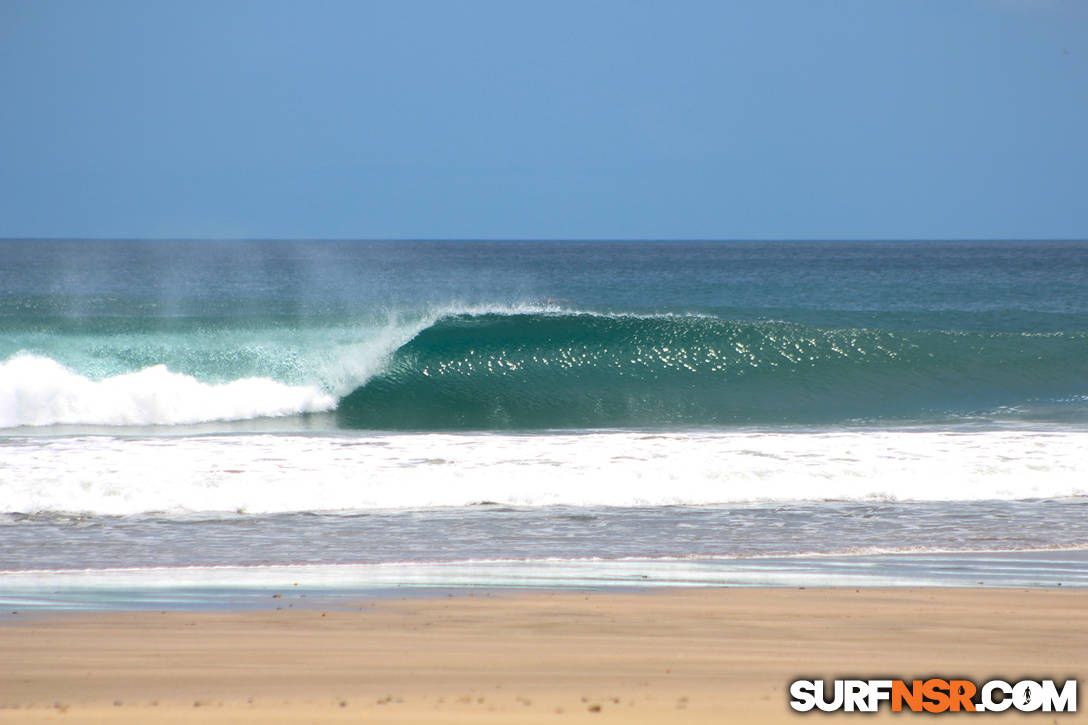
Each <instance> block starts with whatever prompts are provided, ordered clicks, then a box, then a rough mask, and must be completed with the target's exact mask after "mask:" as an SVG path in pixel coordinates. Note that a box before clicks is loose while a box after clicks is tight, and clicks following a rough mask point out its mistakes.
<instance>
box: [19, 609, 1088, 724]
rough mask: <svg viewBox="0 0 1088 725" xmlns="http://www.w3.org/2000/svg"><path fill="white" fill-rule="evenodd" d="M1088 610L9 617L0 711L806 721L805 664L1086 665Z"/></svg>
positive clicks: (24, 714) (910, 667) (953, 668)
mask: <svg viewBox="0 0 1088 725" xmlns="http://www.w3.org/2000/svg"><path fill="white" fill-rule="evenodd" d="M289 600H290V595H289V594H287V595H285V596H284V598H281V599H279V600H277V601H276V604H280V603H286V602H288V601H289ZM1086 611H1088V591H1084V590H1065V591H1062V590H1007V589H953V588H888V589H875V588H862V589H860V590H855V589H852V588H851V589H842V588H840V589H755V588H752V589H728V588H725V589H722V588H719V589H709V588H707V589H689V590H679V589H673V590H668V591H662V592H649V593H641V592H637V593H599V592H577V591H554V592H539V591H537V592H532V593H519V592H509V591H507V592H492V593H488V592H484V591H479V592H476V593H469V592H467V591H462V592H461V593H459V594H455V595H442V596H438V597H430V598H413V599H404V600H389V599H378V600H361V601H359V602H358V608H353V609H339V610H321V609H297V608H289V607H287V606H284V608H282V609H278V610H277V609H272V608H271V607H270V608H269V609H268V610H264V611H250V612H190V611H169V612H138V613H131V612H129V613H126V612H112V613H74V614H56V613H53V614H44V615H43V614H38V615H34V616H32V617H28V616H26V615H15V616H10V615H9V616H7V617H6V618H5V620H4V622H3V624H2V625H0V651H2V652H3V653H4V656H3V658H2V659H0V707H2V709H0V721H3V722H20V723H21V722H26V723H38V722H64V723H90V722H109V723H176V722H222V723H226V722H252V723H264V722H273V723H275V722H316V723H324V722H358V721H366V722H395V723H409V722H496V723H498V722H504V723H530V722H549V723H552V722H567V721H586V722H604V721H623V722H647V723H661V722H692V723H703V722H707V723H710V722H714V723H720V722H780V721H786V720H791V721H792V720H795V719H799V718H803V717H804V716H802V715H798V714H796V713H793V712H792V711H791V710H790V709H789V708H788V705H787V694H786V690H787V688H788V683H789V682H790V681H791V680H793V679H795V678H797V677H799V676H806V677H825V678H836V677H848V676H860V677H879V676H891V677H900V676H902V677H919V676H930V675H937V676H941V675H943V676H957V677H959V676H962V677H967V678H969V679H973V680H975V681H980V680H984V679H988V678H991V677H1003V678H1005V679H1010V680H1011V679H1013V678H1020V677H1025V678H1029V677H1030V678H1041V677H1055V678H1065V677H1075V676H1076V675H1077V674H1078V673H1083V672H1084V671H1085V670H1086V668H1088V617H1086V615H1085V612H1086ZM809 717H815V718H817V719H823V718H825V717H828V716H826V715H825V716H820V715H810V716H809ZM838 717H839V718H850V717H855V718H857V717H860V719H861V720H864V719H866V717H867V716H853V715H839V716H838ZM882 717H893V716H892V715H890V714H889V713H886V712H885V713H883V714H882ZM899 717H906V718H909V717H912V715H909V714H905V715H901V716H899ZM1018 717H1020V718H1024V719H1026V720H1028V721H1031V722H1047V723H1049V722H1055V721H1056V722H1067V721H1068V722H1073V721H1076V720H1077V719H1078V718H1082V717H1083V716H1082V715H1077V716H1069V715H1064V716H1063V715H1055V714H1052V713H1048V714H1045V715H1044V714H1035V715H1032V716H1027V715H1025V716H1018V715H1013V714H1008V713H1006V714H1003V715H1001V719H1002V720H1003V721H1017V719H1018Z"/></svg>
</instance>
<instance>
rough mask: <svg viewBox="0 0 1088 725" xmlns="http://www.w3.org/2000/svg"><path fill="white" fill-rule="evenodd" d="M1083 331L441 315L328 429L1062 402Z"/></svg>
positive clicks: (819, 414) (724, 420) (906, 413)
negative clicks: (906, 329) (895, 328)
mask: <svg viewBox="0 0 1088 725" xmlns="http://www.w3.org/2000/svg"><path fill="white" fill-rule="evenodd" d="M1086 390H1088V334H1085V333H1080V332H1055V333H1033V334H1029V333H995V332H970V331H957V332H942V331H929V332H927V331H910V332H898V331H889V330H872V329H825V328H818V327H810V326H804V325H800V324H794V323H787V322H735V321H728V320H723V319H720V318H715V317H700V316H690V317H685V316H633V315H632V316H623V315H590V314H577V313H571V314H559V313H535V314H481V315H450V316H446V317H443V318H441V319H439V320H438V321H437V322H436V323H435V324H433V325H431V326H429V327H427V328H426V329H424V330H422V331H421V332H420V333H419V334H417V335H416V336H415V337H414V338H413V339H411V340H410V341H409V342H407V343H406V344H404V345H403V346H401V347H400V348H398V349H397V350H396V352H395V353H394V354H393V355H392V359H391V360H390V362H389V363H388V364H387V365H386V366H385V367H384V368H383V370H382V371H381V372H380V373H378V374H377V375H375V376H374V377H372V378H371V379H370V380H369V381H367V382H366V384H364V385H362V386H361V387H359V388H357V389H355V390H354V391H353V392H351V393H350V394H349V395H347V396H345V397H344V398H343V399H342V400H341V401H340V404H339V407H338V410H337V418H338V421H339V423H340V425H342V426H344V427H350V428H375V429H390V428H392V429H424V430H425V429H481V430H486V429H518V428H524V429H538V428H611V427H627V426H665V425H690V426H700V425H716V424H727V425H746V424H800V425H803V424H820V423H841V422H865V421H876V420H888V419H893V420H894V419H903V420H916V421H918V420H927V419H929V420H933V419H941V418H948V417H952V418H962V417H966V416H972V415H978V414H985V413H992V412H994V411H997V410H1001V409H1015V408H1016V407H1017V406H1027V407H1032V406H1036V407H1038V406H1041V405H1059V406H1060V405H1062V404H1063V402H1062V401H1064V404H1066V406H1067V407H1069V409H1070V410H1073V411H1074V413H1073V414H1074V415H1077V416H1079V415H1082V414H1083V412H1084V409H1085V406H1084V405H1083V404H1082V403H1083V402H1084V401H1083V393H1084V391H1086Z"/></svg>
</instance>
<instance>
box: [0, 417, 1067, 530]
mask: <svg viewBox="0 0 1088 725" xmlns="http://www.w3.org/2000/svg"><path fill="white" fill-rule="evenodd" d="M0 450H2V456H0V505H2V507H3V510H5V511H9V512H48V511H58V512H60V511H64V512H89V513H95V514H136V513H141V512H152V511H155V512H168V513H169V512H174V513H177V514H185V513H186V512H193V511H242V512H247V513H273V512H285V511H337V510H367V509H405V508H424V507H443V506H464V505H469V504H473V503H479V502H484V501H490V502H496V503H500V504H507V505H515V506H548V505H559V504H562V505H573V506H664V505H705V504H715V503H731V502H761V501H771V502H776V501H805V500H845V501H859V500H871V501H888V500H916V501H971V500H1022V499H1032V498H1059V497H1069V496H1085V495H1088V433H1085V432H1081V431H1063V432H1038V431H973V432H964V431H958V432H949V431H944V432H942V431H903V430H868V431H838V432H823V433H784V432H764V433H758V432H718V433H676V434H652V433H642V432H616V433H583V434H554V435H507V434H433V433H432V434H413V433H403V434H385V435H363V434H360V435H348V434H344V435H267V436H259V435H228V436H224V435H218V436H184V437H165V436H163V437H147V438H115V437H105V436H91V437H57V438H7V439H0Z"/></svg>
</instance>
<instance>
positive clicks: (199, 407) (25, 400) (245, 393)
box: [0, 353, 336, 428]
mask: <svg viewBox="0 0 1088 725" xmlns="http://www.w3.org/2000/svg"><path fill="white" fill-rule="evenodd" d="M335 405H336V398H335V397H333V396H331V395H329V394H328V393H326V392H324V391H322V390H320V389H319V388H317V387H316V386H291V385H286V384H284V383H280V382H277V381H275V380H269V379H267V378H245V379H241V380H233V381H230V382H227V383H222V384H218V385H216V384H209V383H204V382H201V381H199V380H197V379H196V378H194V377H191V376H189V375H183V374H181V373H176V372H171V371H170V370H168V369H167V368H166V366H165V365H155V366H152V367H148V368H145V369H143V370H140V371H137V372H132V373H126V374H123V375H115V376H112V377H108V378H105V379H103V380H92V379H90V378H86V377H84V376H82V375H79V374H78V373H75V372H73V371H71V370H69V369H67V368H65V367H64V366H63V365H61V364H60V363H58V362H56V361H55V360H52V359H50V358H47V357H41V356H38V355H30V354H25V353H24V354H20V355H16V356H14V357H12V358H10V359H9V360H7V361H6V362H3V363H0V428H13V427H17V426H47V425H56V424H58V423H74V424H90V425H175V424H184V423H201V422H206V421H216V420H247V419H251V418H261V417H269V416H284V415H294V414H298V413H313V412H319V411H325V410H330V409H332V408H333V407H335Z"/></svg>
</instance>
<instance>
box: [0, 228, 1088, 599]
mask: <svg viewBox="0 0 1088 725" xmlns="http://www.w3.org/2000/svg"><path fill="white" fill-rule="evenodd" d="M1085 550H1088V243H1085V242H989V243H981V242H780V243H763V242H758V243H757V242H569V241H563V242H519V241H510V242H462V241H448V242H323V241H283V242H278V241H267V242H265V241H261V242H257V241H252V242H205V241H193V242H181V241H175V242H166V241H75V240H73V241H32V240H28V241H0V604H2V605H3V606H6V605H7V604H12V605H13V606H14V605H18V606H20V607H24V608H25V607H31V606H82V605H87V606H89V604H88V602H93V603H94V605H95V606H102V602H104V601H120V600H122V599H125V598H126V597H127V599H126V601H136V600H141V597H142V598H143V599H147V597H148V596H150V595H147V592H148V591H157V592H159V593H160V595H161V596H159V597H158V599H155V597H151V598H152V599H155V601H156V602H158V603H161V602H162V601H163V600H164V599H169V596H168V595H167V594H163V592H167V591H171V592H174V594H177V593H178V592H180V591H181V590H182V589H184V588H189V589H191V588H193V587H196V588H198V589H200V588H203V589H204V590H208V591H212V590H214V591H217V592H231V594H230V596H241V594H240V593H241V592H244V591H251V592H252V591H263V589H262V588H266V587H268V586H279V585H283V584H285V583H287V582H290V583H291V584H292V585H293V584H295V583H301V585H302V587H303V589H306V588H307V587H308V588H310V589H315V590H316V589H321V588H322V587H324V588H325V589H327V590H336V591H348V590H367V589H368V588H369V589H373V588H375V587H432V586H476V585H481V586H482V585H489V586H522V585H538V584H541V583H543V584H547V585H550V586H557V585H578V586H592V585H602V586H603V585H609V584H621V585H636V586H641V585H648V584H651V583H661V584H669V583H672V584H677V583H679V584H751V583H779V584H792V583H797V582H798V581H806V582H814V583H829V582H830V583H836V582H840V583H855V582H857V581H862V580H864V581H867V582H877V583H896V582H913V583H949V582H951V583H970V584H975V583H976V579H977V580H979V581H978V583H982V582H984V581H986V582H991V583H996V584H1003V585H1009V586H1013V585H1015V586H1022V585H1048V586H1049V585H1057V584H1060V583H1061V584H1064V585H1066V586H1070V585H1073V586H1085V585H1088V571H1086V570H1088V567H1085V565H1084V564H1085ZM912 562H913V563H912ZM942 562H943V563H942ZM904 571H906V572H907V573H905V574H904V573H903V572H904ZM979 572H983V573H984V574H985V576H983V574H980V573H979ZM247 587H248V588H247ZM103 591H106V592H114V594H113V595H104V594H102V592H103ZM120 591H124V592H126V594H125V595H124V596H123V597H122V596H121V595H120V594H117V592H120ZM170 596H173V595H170ZM223 596H226V595H223ZM111 597H112V598H111ZM175 599H177V601H182V600H183V599H184V597H181V598H178V597H175Z"/></svg>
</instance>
